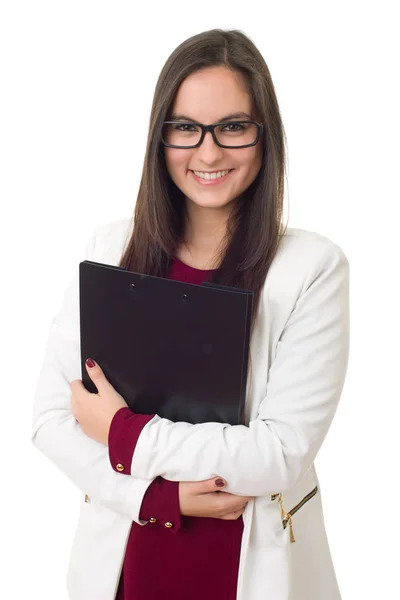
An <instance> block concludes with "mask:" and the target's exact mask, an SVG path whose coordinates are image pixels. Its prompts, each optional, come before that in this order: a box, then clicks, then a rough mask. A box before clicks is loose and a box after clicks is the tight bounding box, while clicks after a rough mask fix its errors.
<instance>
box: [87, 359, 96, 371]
mask: <svg viewBox="0 0 400 600" xmlns="http://www.w3.org/2000/svg"><path fill="white" fill-rule="evenodd" d="M86 364H87V366H88V367H89V369H91V368H92V367H95V366H96V363H95V362H94V360H93V359H92V358H87V359H86Z"/></svg>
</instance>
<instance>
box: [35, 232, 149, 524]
mask: <svg viewBox="0 0 400 600" xmlns="http://www.w3.org/2000/svg"><path fill="white" fill-rule="evenodd" d="M109 227H110V226H109V225H108V226H104V225H103V226H101V227H99V228H97V229H96V231H95V232H94V233H93V235H92V237H91V239H90V241H89V243H88V244H87V247H86V252H85V259H87V260H94V261H96V247H97V244H100V243H101V236H102V235H103V234H104V235H106V236H110V231H109ZM111 237H112V236H111ZM81 378H82V374H81V365H80V324H79V272H78V269H76V274H75V276H74V277H73V279H72V281H71V282H70V284H69V286H68V288H67V290H66V292H65V295H64V299H63V302H62V306H61V309H60V311H59V313H58V314H57V316H56V317H55V318H54V319H53V320H52V323H51V326H50V332H49V336H48V340H47V347H46V350H45V355H44V359H43V363H42V367H41V370H40V374H39V378H38V381H37V385H36V391H35V396H34V405H33V420H32V434H31V439H32V443H33V444H34V445H35V446H36V447H37V448H38V449H39V450H40V451H41V452H42V453H43V454H45V455H46V456H47V457H48V458H49V459H50V460H51V461H52V462H53V463H54V464H55V465H56V466H57V467H58V468H59V469H60V470H61V471H63V472H64V474H65V475H66V476H67V477H68V478H69V479H70V480H71V481H72V482H73V483H74V484H75V485H76V486H77V487H78V488H79V489H80V490H81V491H82V492H85V493H87V494H88V495H89V496H91V497H93V499H94V500H96V501H97V502H99V503H101V504H103V505H104V506H105V507H107V508H109V509H111V510H113V511H115V512H116V513H119V514H120V515H122V516H125V517H128V518H129V519H130V520H133V521H135V522H137V523H139V524H140V525H144V524H145V522H143V521H142V520H141V519H140V518H139V512H140V509H141V504H142V499H143V497H144V495H145V493H146V491H147V488H148V487H149V486H150V484H151V483H152V481H153V480H154V479H155V478H152V477H140V476H138V477H125V476H124V475H123V474H121V473H117V472H115V471H114V470H113V468H112V467H111V464H110V460H109V454H108V448H107V446H105V445H104V444H101V443H99V442H97V441H95V440H93V439H92V438H90V437H88V436H87V435H86V434H85V433H84V432H83V430H82V428H81V426H80V425H79V423H78V422H77V421H76V419H75V417H74V415H73V413H72V410H71V389H70V383H71V381H73V380H74V379H81Z"/></svg>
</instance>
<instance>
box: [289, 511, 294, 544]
mask: <svg viewBox="0 0 400 600" xmlns="http://www.w3.org/2000/svg"><path fill="white" fill-rule="evenodd" d="M287 518H289V530H290V543H291V544H293V543H294V542H295V541H296V540H295V539H294V534H293V523H292V515H290V514H288V515H287Z"/></svg>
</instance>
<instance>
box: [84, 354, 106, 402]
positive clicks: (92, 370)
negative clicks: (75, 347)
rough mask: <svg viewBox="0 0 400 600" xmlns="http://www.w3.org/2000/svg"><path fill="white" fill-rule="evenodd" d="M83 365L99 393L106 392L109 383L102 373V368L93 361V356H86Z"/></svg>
mask: <svg viewBox="0 0 400 600" xmlns="http://www.w3.org/2000/svg"><path fill="white" fill-rule="evenodd" d="M85 365H86V370H87V372H88V374H89V377H90V379H91V380H92V381H93V383H94V384H95V386H96V387H97V391H98V392H99V394H101V393H102V392H103V393H104V392H106V391H107V389H108V388H109V387H110V385H111V384H110V383H109V381H108V380H107V378H106V376H105V375H104V373H103V369H102V368H101V367H100V365H99V364H98V363H97V362H95V361H94V360H93V358H87V359H86V361H85Z"/></svg>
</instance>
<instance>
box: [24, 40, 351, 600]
mask: <svg viewBox="0 0 400 600" xmlns="http://www.w3.org/2000/svg"><path fill="white" fill-rule="evenodd" d="M207 125H208V126H209V127H208V128H207V127H206V126H207ZM212 126H215V127H212ZM284 171H285V145H284V130H283V126H282V122H281V118H280V113H279V107H278V103H277V100H276V96H275V91H274V87H273V84H272V81H271V77H270V73H269V71H268V68H267V66H266V64H265V61H264V59H263V57H262V56H261V54H260V53H259V51H258V50H257V49H256V47H255V46H254V44H253V43H252V42H251V40H249V38H248V37H246V36H245V35H244V34H243V33H242V32H240V31H237V30H231V31H224V30H218V29H215V30H211V31H206V32H204V33H201V34H199V35H195V36H194V37H192V38H190V39H188V40H186V41H185V42H183V43H182V44H181V45H180V46H179V47H178V48H176V50H175V51H174V52H173V53H172V55H171V56H170V57H169V59H168V61H167V62H166V64H165V66H164V68H163V70H162V72H161V74H160V77H159V80H158V83H157V86H156V90H155V95H154V101H153V107H152V111H151V118H150V128H149V136H148V144H147V149H146V156H145V161H144V168H143V174H142V181H141V185H140V189H139V193H138V198H137V203H136V209H135V218H134V220H122V221H118V222H116V223H111V224H110V225H107V226H104V227H101V228H99V230H98V231H97V232H95V234H94V236H93V238H92V240H91V242H90V243H89V246H88V249H87V253H86V257H85V258H87V259H89V260H94V261H97V262H102V263H107V264H112V265H120V266H123V267H125V268H127V269H129V270H132V271H136V272H142V273H149V274H152V275H157V276H161V277H169V278H171V279H177V280H181V281H189V282H191V283H201V282H202V281H205V280H213V281H215V282H219V283H222V284H226V285H233V286H237V287H242V288H246V289H251V290H253V292H254V299H255V302H254V310H253V315H252V337H251V350H250V372H249V373H250V374H249V384H248V389H247V397H246V406H245V412H244V415H243V424H242V425H238V426H230V425H227V424H223V423H203V424H199V425H191V424H189V423H182V422H180V423H173V422H171V421H168V420H167V419H162V418H160V417H159V416H158V415H139V414H135V413H133V412H132V411H131V410H130V409H129V408H128V407H127V405H126V403H125V401H124V399H123V398H122V397H121V396H120V395H119V393H118V392H117V391H116V390H115V389H114V388H113V387H112V386H111V384H110V383H109V382H108V381H107V379H106V377H105V375H104V373H103V371H102V369H101V365H99V364H97V363H96V362H95V361H94V360H93V358H92V357H88V361H87V370H88V373H89V375H90V377H91V379H92V380H93V382H94V383H95V385H96V387H97V390H98V394H91V393H89V392H88V391H87V390H86V389H85V388H84V386H83V384H82V382H81V380H80V376H81V373H80V353H79V312H78V281H77V278H76V279H75V280H74V282H72V284H71V285H70V287H69V289H68V291H67V293H66V297H65V300H64V304H63V307H62V309H61V312H60V313H59V315H58V316H57V317H56V318H55V320H54V322H53V324H52V331H51V334H50V339H49V343H48V348H47V351H46V356H45V360H44V364H43V367H42V371H41V374H40V378H39V383H38V388H37V393H36V398H35V409H34V424H33V436H32V437H33V442H34V444H35V445H36V446H37V447H38V448H39V449H40V450H41V451H42V452H44V453H45V454H46V455H47V456H49V457H50V458H51V460H53V461H54V462H55V463H56V464H57V465H58V466H59V468H60V469H62V470H63V471H64V472H65V474H66V475H67V476H68V477H69V478H70V479H71V480H72V481H73V482H74V483H75V484H76V485H77V486H78V487H79V488H80V489H81V490H82V492H83V494H82V504H81V513H80V518H79V523H78V528H77V532H76V536H75V539H74V544H73V548H72V553H71V561H70V565H69V572H68V589H69V594H70V598H71V599H72V600H91V599H93V600H112V599H114V598H117V600H128V599H129V600H144V599H146V600H151V599H153V598H156V597H157V598H159V597H160V596H161V595H163V596H164V597H167V598H174V599H175V600H181V599H184V598H185V599H186V598H191V599H197V598H204V597H207V598H208V600H211V599H214V598H215V599H217V598H218V600H234V599H235V598H237V599H239V600H261V599H263V600H264V599H266V598H268V599H271V600H303V599H304V600H321V598H324V600H339V599H340V592H339V589H338V586H337V582H336V578H335V572H334V568H333V565H332V561H331V558H330V553H329V546H328V542H327V538H326V534H325V527H324V519H323V514H322V507H321V495H320V489H319V482H318V478H317V474H316V471H315V468H314V459H315V457H316V455H317V453H318V450H319V448H320V447H321V444H322V442H323V440H324V438H325V435H326V433H327V431H328V429H329V426H330V424H331V422H332V419H333V417H334V414H335V411H336V408H337V404H338V401H339V398H340V395H341V392H342V388H343V385H344V380H345V375H346V369H347V362H348V350H349V303H348V283H349V281H348V280H349V270H348V262H347V259H346V257H345V255H344V253H343V252H342V250H341V249H340V248H339V247H338V246H337V245H336V244H334V243H333V242H332V241H330V240H329V239H327V238H326V237H323V236H321V235H319V234H317V233H312V232H309V231H304V230H299V229H291V228H286V229H285V228H283V227H282V223H281V218H282V205H283V195H284ZM156 375H157V374H156V373H155V376H156ZM111 467H112V468H111ZM219 486H222V487H219ZM218 490H221V491H222V492H224V493H220V492H219V491H218Z"/></svg>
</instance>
